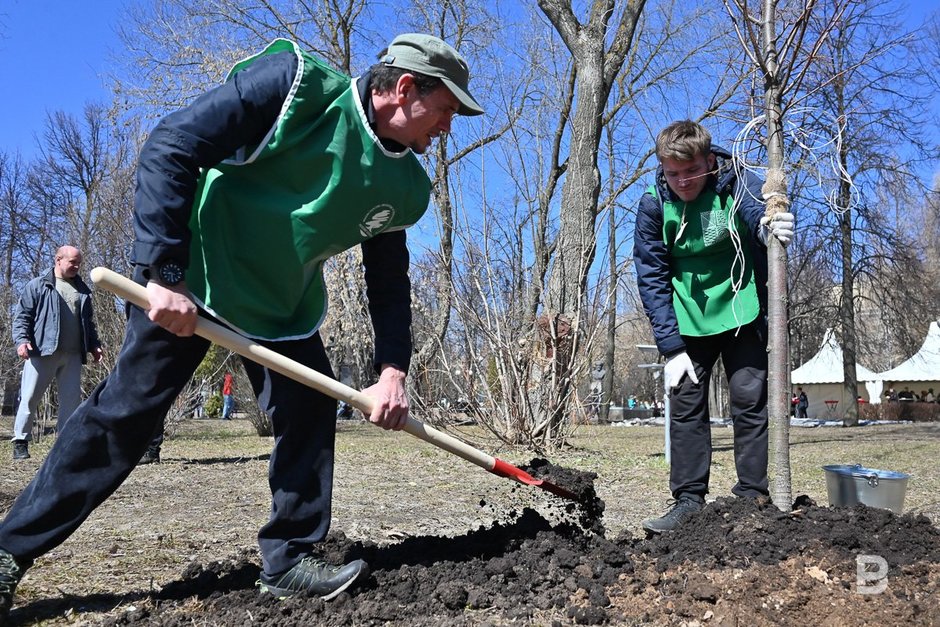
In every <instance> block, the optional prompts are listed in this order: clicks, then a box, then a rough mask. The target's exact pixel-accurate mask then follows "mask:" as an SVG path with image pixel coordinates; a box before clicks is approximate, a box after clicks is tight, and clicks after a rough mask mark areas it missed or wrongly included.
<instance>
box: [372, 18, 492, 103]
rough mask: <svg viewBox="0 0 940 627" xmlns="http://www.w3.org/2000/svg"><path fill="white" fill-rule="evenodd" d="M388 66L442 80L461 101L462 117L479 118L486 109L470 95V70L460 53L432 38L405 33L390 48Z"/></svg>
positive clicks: (387, 57)
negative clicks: (476, 116) (477, 116)
mask: <svg viewBox="0 0 940 627" xmlns="http://www.w3.org/2000/svg"><path fill="white" fill-rule="evenodd" d="M381 62H382V63H384V64H385V65H390V66H392V67H397V68H401V69H403V70H411V71H412V72H420V73H421V74H424V75H426V76H433V77H435V78H439V79H441V81H443V83H444V85H446V86H447V89H449V90H450V92H451V93H452V94H454V96H456V97H457V100H459V101H460V109H459V110H458V113H460V115H480V114H482V113H483V107H481V106H480V105H479V103H477V101H476V100H475V99H474V97H473V96H471V95H470V88H469V84H470V68H469V67H468V66H467V62H466V61H465V60H464V58H463V57H462V56H460V53H459V52H457V51H456V50H455V49H454V48H453V47H452V46H450V45H449V44H447V43H446V42H444V41H443V40H441V39H438V38H437V37H434V36H433V35H422V34H420V33H405V34H404V35H399V36H398V37H396V38H395V39H393V40H392V43H390V44H389V45H388V52H387V53H386V54H385V55H384V56H383V57H382V59H381Z"/></svg>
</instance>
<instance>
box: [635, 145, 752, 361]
mask: <svg viewBox="0 0 940 627" xmlns="http://www.w3.org/2000/svg"><path fill="white" fill-rule="evenodd" d="M712 153H713V154H714V155H715V159H716V168H717V170H718V172H717V174H713V175H711V176H710V177H709V183H708V184H709V185H712V186H713V189H714V190H715V192H716V193H718V194H719V195H727V194H734V192H735V189H736V186H737V185H739V181H738V179H737V176H736V175H735V173H734V168H733V166H732V161H731V153H729V152H728V151H726V150H724V149H722V148H718V147H712ZM743 183H744V184H745V185H746V186H747V189H746V191H745V192H744V194H743V198H742V199H741V203H740V205H739V206H738V214H739V215H740V216H741V219H742V220H743V221H744V223H745V224H746V225H747V227H748V231H749V232H750V234H751V242H750V244H751V254H752V258H753V262H754V275H755V280H756V282H757V294H758V298H759V299H760V303H761V311H762V314H761V315H760V316H759V323H760V324H759V332H760V334H761V336H762V337H766V332H765V328H766V322H765V316H766V313H765V312H766V311H767V248H766V247H765V246H764V244H763V243H762V242H761V240H760V238H759V236H758V233H759V231H760V219H761V218H762V217H763V215H764V203H762V202H759V201H758V200H755V199H756V198H761V197H762V193H761V186H762V183H761V181H760V179H758V178H757V177H756V176H754V175H753V174H751V173H750V172H746V173H745V180H744V181H743ZM663 198H669V199H670V200H678V198H677V197H676V196H675V194H673V193H672V190H671V189H669V186H668V185H667V184H666V178H665V176H664V174H663V168H662V166H659V167H658V168H657V169H656V195H655V196H654V195H652V194H650V193H649V192H647V193H645V194H643V197H642V198H640V206H639V209H638V210H637V215H636V228H635V230H634V235H633V238H634V239H633V261H634V265H635V266H636V281H637V288H638V289H639V291H640V300H641V301H642V302H643V308H644V309H645V310H646V315H647V316H648V317H649V320H650V325H652V327H653V337H654V338H655V340H656V346H657V348H658V349H659V352H660V353H661V354H662V355H663V356H665V357H672V356H673V355H676V354H678V353H681V352H682V351H684V350H685V341H683V339H682V336H681V335H680V334H679V322H678V321H677V320H676V311H675V309H673V304H672V281H671V279H670V272H669V268H670V255H669V249H668V247H667V246H666V243H665V242H664V241H663V205H662V200H661V199H663Z"/></svg>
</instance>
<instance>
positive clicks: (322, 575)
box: [258, 557, 369, 601]
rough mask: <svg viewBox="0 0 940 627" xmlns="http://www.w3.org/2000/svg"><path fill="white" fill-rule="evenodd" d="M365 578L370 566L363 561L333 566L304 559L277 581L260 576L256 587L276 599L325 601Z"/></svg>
mask: <svg viewBox="0 0 940 627" xmlns="http://www.w3.org/2000/svg"><path fill="white" fill-rule="evenodd" d="M368 574H369V566H368V565H367V564H366V563H365V562H364V561H362V560H355V561H352V562H350V563H348V564H345V565H343V566H333V565H332V564H327V563H326V562H324V561H323V560H319V559H315V558H313V557H305V558H304V559H302V560H301V561H300V563H298V564H296V565H295V566H294V567H293V568H291V569H290V570H289V571H287V572H286V573H284V574H283V575H281V576H280V577H277V578H274V577H268V576H267V575H265V574H264V573H262V574H261V579H260V580H259V581H258V587H259V588H261V592H262V593H265V592H267V593H269V594H273V595H274V596H276V597H277V598H279V599H283V598H285V597H289V596H293V595H295V594H300V593H303V592H312V593H313V594H316V595H319V596H320V598H321V599H324V600H326V601H328V600H330V599H332V598H333V597H335V596H336V595H337V594H339V593H340V592H342V591H343V590H345V589H346V588H348V587H349V586H351V585H352V584H353V582H354V581H356V580H357V579H359V578H360V577H361V578H365V577H366V576H368Z"/></svg>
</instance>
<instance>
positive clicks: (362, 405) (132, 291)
mask: <svg viewBox="0 0 940 627" xmlns="http://www.w3.org/2000/svg"><path fill="white" fill-rule="evenodd" d="M91 280H92V281H94V282H95V284H96V285H99V286H101V287H103V288H105V289H106V290H108V291H109V292H112V293H113V294H116V295H117V296H120V297H121V298H123V299H124V300H127V301H130V302H132V303H134V304H135V305H137V306H138V307H140V308H141V309H144V310H146V309H149V307H150V302H149V301H148V299H147V290H146V288H144V287H143V286H142V285H139V284H137V283H134V282H133V281H131V280H130V279H128V278H126V277H123V276H121V275H120V274H117V273H116V272H113V271H112V270H109V269H107V268H95V269H94V270H92V271H91ZM196 335H199V336H201V337H204V338H206V339H207V340H209V341H210V342H213V343H215V344H218V345H219V346H222V347H223V348H227V349H229V350H230V351H233V352H235V353H238V354H239V355H241V356H242V357H245V358H247V359H250V360H252V361H254V362H257V363H259V364H261V365H262V366H264V367H266V368H269V369H271V370H274V371H275V372H279V373H281V374H282V375H284V376H285V377H289V378H291V379H294V380H295V381H299V382H300V383H303V384H304V385H306V386H309V387H312V388H313V389H315V390H318V391H320V392H322V393H324V394H326V395H327V396H330V397H332V398H335V399H336V400H339V401H343V402H345V403H348V404H349V405H352V406H353V407H355V408H356V409H358V410H359V411H361V412H362V413H363V414H365V415H366V416H368V415H369V414H371V413H372V397H370V396H368V395H366V394H363V393H362V392H360V391H358V390H354V389H353V388H351V387H349V386H346V385H343V384H342V383H340V382H339V381H337V380H335V379H331V378H330V377H328V376H326V375H325V374H323V373H320V372H317V371H316V370H314V369H313V368H308V367H307V366H304V365H303V364H299V363H297V362H296V361H294V360H292V359H289V358H287V357H285V356H283V355H281V354H279V353H277V352H275V351H272V350H270V349H269V348H265V347H264V346H261V345H260V344H256V343H255V342H253V341H251V340H249V339H248V338H246V337H244V336H242V335H239V334H238V333H236V332H234V331H232V330H231V329H228V328H226V327H223V326H222V325H220V324H217V323H215V322H212V321H211V320H207V319H205V318H203V317H201V316H200V317H199V319H198V321H197V322H196ZM402 430H403V431H406V432H408V433H410V434H411V435H413V436H415V437H416V438H420V439H422V440H424V441H425V442H428V443H429V444H433V445H434V446H437V447H438V448H442V449H444V450H445V451H447V452H449V453H453V454H454V455H456V456H458V457H462V458H463V459H465V460H467V461H468V462H471V463H473V464H476V465H477V466H480V467H481V468H483V469H484V470H488V471H489V472H491V473H493V474H494V475H497V476H499V477H506V478H508V479H514V480H515V481H518V482H519V483H523V484H525V485H530V486H535V487H537V488H541V489H543V490H546V491H548V492H551V493H552V494H554V495H555V496H560V497H562V498H565V499H570V500H572V501H577V500H578V497H577V495H576V494H574V493H573V492H571V491H570V490H566V489H565V488H562V487H561V486H558V485H555V484H554V483H551V482H549V481H545V480H543V479H536V478H535V477H533V476H532V475H530V474H529V473H527V472H525V471H523V470H522V469H521V468H517V467H516V466H513V465H512V464H510V463H508V462H504V461H503V460H501V459H497V458H495V457H492V456H490V455H487V454H486V453H484V452H483V451H480V450H478V449H475V448H473V447H472V446H470V445H468V444H465V443H463V442H461V441H460V440H458V439H456V438H454V437H452V436H449V435H447V434H446V433H442V432H440V431H438V430H437V429H434V428H433V427H429V426H428V425H426V424H424V423H422V422H421V421H419V420H415V419H414V418H412V417H411V416H409V417H408V422H407V423H406V424H405V426H404V428H403V429H402Z"/></svg>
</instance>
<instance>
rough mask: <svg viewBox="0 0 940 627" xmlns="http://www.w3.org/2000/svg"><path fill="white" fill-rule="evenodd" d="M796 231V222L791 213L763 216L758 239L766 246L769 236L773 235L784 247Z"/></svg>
mask: <svg viewBox="0 0 940 627" xmlns="http://www.w3.org/2000/svg"><path fill="white" fill-rule="evenodd" d="M795 230H796V220H795V219H794V217H793V214H792V213H786V212H784V211H780V212H778V213H775V214H774V215H773V216H764V217H763V218H761V219H760V239H761V241H762V242H764V245H765V246H766V245H767V240H768V239H770V234H773V236H774V237H776V238H777V239H778V240H780V243H781V244H783V245H784V246H786V245H787V244H789V243H790V240H791V239H793V232H794V231H795Z"/></svg>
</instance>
